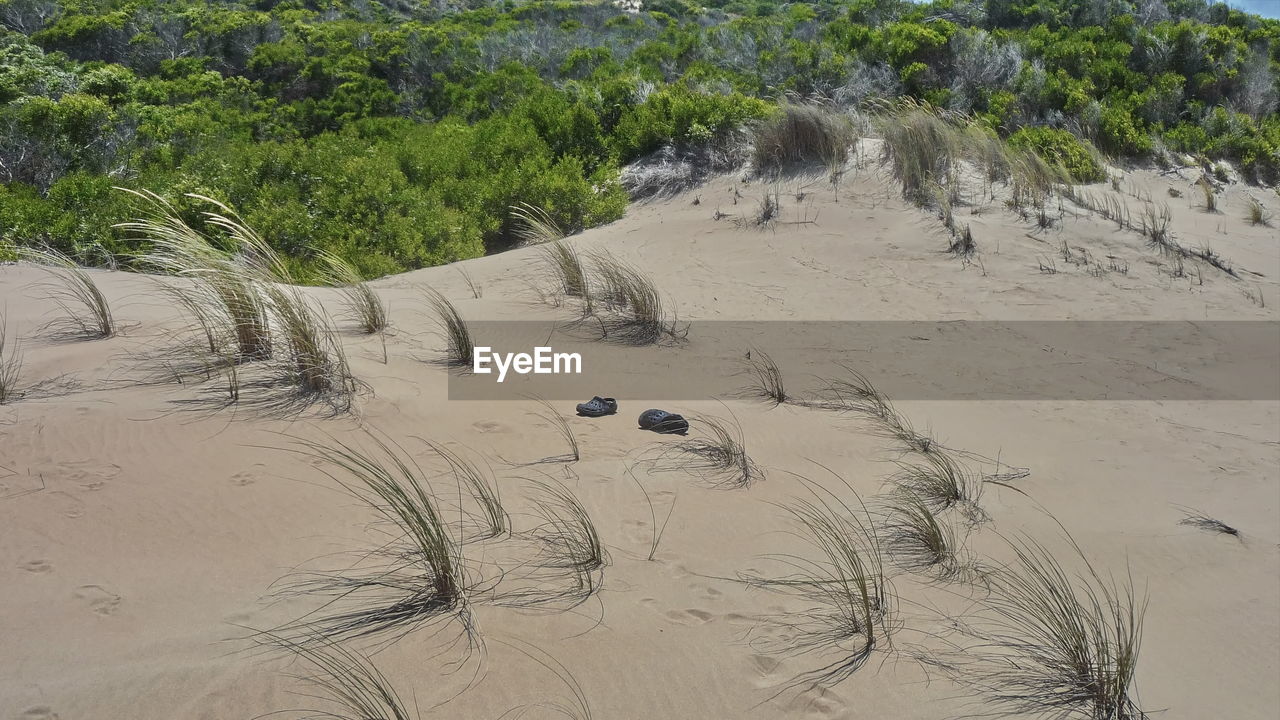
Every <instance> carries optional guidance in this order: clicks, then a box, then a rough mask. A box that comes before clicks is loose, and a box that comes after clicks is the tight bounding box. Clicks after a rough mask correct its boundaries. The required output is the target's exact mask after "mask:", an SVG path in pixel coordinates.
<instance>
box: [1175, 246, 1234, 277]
mask: <svg viewBox="0 0 1280 720" xmlns="http://www.w3.org/2000/svg"><path fill="white" fill-rule="evenodd" d="M1187 255H1189V256H1190V257H1193V258H1197V259H1199V260H1203V261H1205V262H1206V263H1209V264H1210V265H1212V266H1213V267H1215V268H1217V269H1219V270H1221V271H1222V272H1224V273H1226V274H1228V275H1230V276H1232V277H1236V271H1235V268H1233V267H1231V261H1230V260H1227V259H1226V258H1224V257H1222V256H1221V255H1219V254H1218V252H1217V251H1216V250H1214V249H1213V248H1211V247H1209V245H1208V244H1207V243H1206V244H1205V245H1203V246H1201V247H1199V248H1196V249H1194V250H1187Z"/></svg>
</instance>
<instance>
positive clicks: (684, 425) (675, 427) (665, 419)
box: [640, 410, 689, 435]
mask: <svg viewBox="0 0 1280 720" xmlns="http://www.w3.org/2000/svg"><path fill="white" fill-rule="evenodd" d="M640 429H641V430H652V431H654V432H656V433H662V434H663V435H684V434H685V433H687V432H689V421H688V420H685V419H684V418H683V417H681V416H679V415H677V414H675V413H669V412H667V411H666V410H645V411H644V412H642V413H640Z"/></svg>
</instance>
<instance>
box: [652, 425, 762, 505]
mask: <svg viewBox="0 0 1280 720" xmlns="http://www.w3.org/2000/svg"><path fill="white" fill-rule="evenodd" d="M690 424H691V425H692V426H693V427H695V428H696V429H697V432H698V435H697V436H695V437H691V438H687V439H683V440H679V441H676V442H675V443H672V444H670V445H669V446H664V448H665V449H664V450H663V452H662V454H661V455H660V456H659V457H658V458H657V459H656V467H657V469H659V470H666V471H674V470H681V471H685V472H691V473H693V474H695V475H698V476H700V477H702V478H704V479H706V480H707V481H708V482H709V483H710V484H711V485H712V486H714V487H720V488H745V487H749V486H750V485H751V484H752V483H754V482H756V481H759V480H763V479H764V470H762V469H761V468H760V467H759V466H758V465H756V463H755V461H754V460H752V459H751V456H749V455H747V449H746V443H745V442H744V440H743V435H742V427H741V425H739V424H738V422H737V420H736V419H734V420H731V421H724V420H721V419H719V418H714V417H699V418H693V421H692V422H691V423H690Z"/></svg>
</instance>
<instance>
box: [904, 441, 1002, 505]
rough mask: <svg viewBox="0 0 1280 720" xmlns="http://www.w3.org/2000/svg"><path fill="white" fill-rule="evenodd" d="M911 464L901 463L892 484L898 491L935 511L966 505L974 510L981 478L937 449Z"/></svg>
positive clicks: (979, 491)
mask: <svg viewBox="0 0 1280 720" xmlns="http://www.w3.org/2000/svg"><path fill="white" fill-rule="evenodd" d="M919 455H920V459H919V460H917V461H914V462H900V463H899V464H898V465H899V470H898V473H897V474H896V475H894V478H893V482H894V484H895V485H896V486H897V487H898V489H899V490H901V491H903V492H906V493H910V494H911V495H912V496H913V497H915V498H917V499H919V500H920V501H921V502H923V503H925V504H926V505H928V506H929V507H930V508H931V509H933V510H935V511H941V510H946V509H948V508H950V507H953V506H955V505H958V504H961V503H965V504H967V505H969V506H973V507H976V503H977V501H978V497H979V496H980V495H981V492H982V481H981V478H978V477H975V476H974V475H972V474H971V473H970V472H969V471H967V470H966V469H965V468H964V467H962V466H961V465H960V463H958V462H956V461H955V460H952V459H951V457H950V456H949V455H948V454H946V453H945V452H943V451H941V449H939V448H931V449H930V450H929V451H928V452H924V453H919Z"/></svg>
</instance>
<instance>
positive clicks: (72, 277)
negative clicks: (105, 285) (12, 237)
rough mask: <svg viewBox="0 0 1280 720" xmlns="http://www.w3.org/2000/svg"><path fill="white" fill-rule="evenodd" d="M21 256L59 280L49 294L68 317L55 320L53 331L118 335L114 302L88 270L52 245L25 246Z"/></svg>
mask: <svg viewBox="0 0 1280 720" xmlns="http://www.w3.org/2000/svg"><path fill="white" fill-rule="evenodd" d="M18 257H19V258H21V259H23V260H26V261H28V262H32V263H35V264H37V265H39V266H40V267H42V268H44V269H45V270H46V271H48V272H49V273H51V274H52V275H53V276H54V278H55V280H56V284H55V285H53V286H51V288H50V296H51V297H52V298H53V300H54V302H56V303H58V306H59V307H60V308H61V309H62V311H63V313H64V315H65V317H63V318H62V319H60V320H57V321H55V322H54V323H52V324H51V325H50V329H51V330H53V331H55V332H61V333H65V334H67V335H71V336H77V337H84V338H90V339H98V338H108V337H111V336H112V335H115V334H116V322H115V318H114V317H112V315H111V305H110V304H109V303H108V302H107V299H106V297H105V296H103V294H102V291H101V290H99V289H98V284H97V283H96V282H94V280H93V276H92V275H90V274H89V272H88V271H86V270H85V269H84V268H82V267H80V266H79V265H77V264H76V262H75V261H74V260H72V259H71V258H69V257H67V256H66V255H64V254H63V253H61V252H59V251H57V250H55V249H53V248H43V249H35V248H22V249H21V250H19V251H18Z"/></svg>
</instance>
